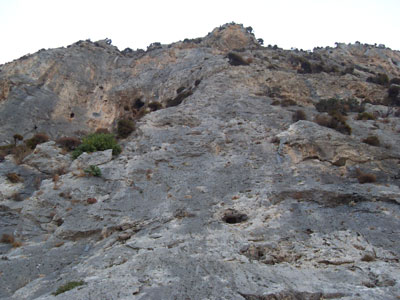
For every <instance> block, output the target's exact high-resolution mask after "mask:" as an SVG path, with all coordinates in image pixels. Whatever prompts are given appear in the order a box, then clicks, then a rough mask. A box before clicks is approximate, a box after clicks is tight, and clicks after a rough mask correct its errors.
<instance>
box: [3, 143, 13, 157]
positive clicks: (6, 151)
mask: <svg viewBox="0 0 400 300" xmlns="http://www.w3.org/2000/svg"><path fill="white" fill-rule="evenodd" d="M14 148H15V145H14V144H9V145H4V146H0V154H2V155H3V156H7V155H9V154H11V153H12V152H13V150H14Z"/></svg>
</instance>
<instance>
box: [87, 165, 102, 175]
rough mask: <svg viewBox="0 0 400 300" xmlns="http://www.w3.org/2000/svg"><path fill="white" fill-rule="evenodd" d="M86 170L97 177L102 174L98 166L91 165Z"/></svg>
mask: <svg viewBox="0 0 400 300" xmlns="http://www.w3.org/2000/svg"><path fill="white" fill-rule="evenodd" d="M84 171H85V173H87V174H89V175H91V176H95V177H100V176H101V170H100V168H99V167H98V166H93V165H90V166H89V168H87V169H85V170H84Z"/></svg>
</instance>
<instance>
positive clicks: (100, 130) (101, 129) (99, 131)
mask: <svg viewBox="0 0 400 300" xmlns="http://www.w3.org/2000/svg"><path fill="white" fill-rule="evenodd" d="M95 133H107V134H110V131H109V130H108V129H107V128H102V127H101V128H97V129H96V131H95Z"/></svg>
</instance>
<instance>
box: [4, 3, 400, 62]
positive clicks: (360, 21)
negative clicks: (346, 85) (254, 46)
mask: <svg viewBox="0 0 400 300" xmlns="http://www.w3.org/2000/svg"><path fill="white" fill-rule="evenodd" d="M231 21H234V22H236V23H242V24H243V25H245V26H252V27H253V29H254V33H255V35H256V37H257V38H262V39H264V43H265V45H268V44H271V45H274V44H277V45H278V46H279V47H282V48H285V49H290V48H291V47H297V48H299V49H300V48H302V49H304V50H306V49H312V48H313V47H317V46H334V43H335V42H345V43H350V42H351V43H354V42H355V41H360V42H362V43H368V44H374V43H378V44H385V45H386V46H387V47H390V48H392V49H396V50H400V0H263V1H262V0H259V1H258V0H254V1H252V0H246V1H236V0H228V1H226V0H213V1H209V0H197V1H191V0H185V1H178V0H164V1H158V0H147V1H146V0H140V1H134V0H131V1H128V0H112V1H111V0H109V1H104V0H93V1H92V0H0V33H1V34H0V36H1V44H0V64H2V63H5V62H8V61H11V60H13V59H16V58H19V57H21V56H23V55H25V54H28V53H34V52H36V51H38V50H39V49H42V48H45V49H48V48H56V47H61V46H67V45H69V44H72V43H74V42H76V41H78V40H86V39H88V38H90V39H91V40H92V41H96V40H99V39H104V38H106V37H107V38H111V39H112V41H113V45H115V46H117V47H118V48H119V49H120V50H123V49H125V48H126V47H130V48H132V49H137V48H142V49H146V47H147V46H148V45H149V44H150V43H152V42H161V43H163V44H165V43H172V42H176V41H179V40H183V39H185V38H196V37H202V36H205V35H206V34H207V33H208V32H210V31H212V30H213V29H214V28H215V27H218V26H220V25H222V24H225V23H229V22H231Z"/></svg>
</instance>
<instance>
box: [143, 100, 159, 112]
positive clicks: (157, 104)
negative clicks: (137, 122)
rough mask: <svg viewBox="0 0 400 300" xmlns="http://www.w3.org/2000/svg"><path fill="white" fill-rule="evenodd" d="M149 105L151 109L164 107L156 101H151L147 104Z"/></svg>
mask: <svg viewBox="0 0 400 300" xmlns="http://www.w3.org/2000/svg"><path fill="white" fill-rule="evenodd" d="M147 107H148V108H150V109H151V111H156V110H159V109H162V108H163V106H162V104H161V103H160V102H155V101H153V102H150V103H149V105H147Z"/></svg>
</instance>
